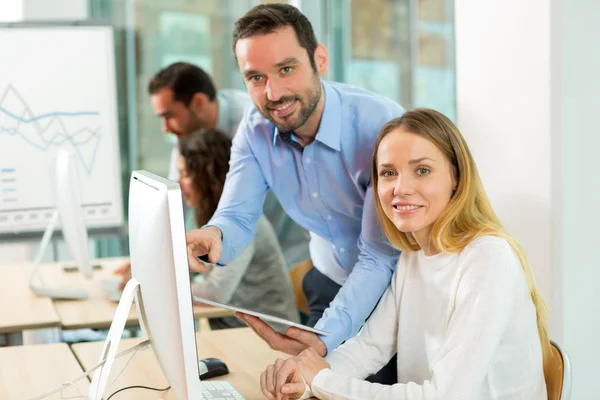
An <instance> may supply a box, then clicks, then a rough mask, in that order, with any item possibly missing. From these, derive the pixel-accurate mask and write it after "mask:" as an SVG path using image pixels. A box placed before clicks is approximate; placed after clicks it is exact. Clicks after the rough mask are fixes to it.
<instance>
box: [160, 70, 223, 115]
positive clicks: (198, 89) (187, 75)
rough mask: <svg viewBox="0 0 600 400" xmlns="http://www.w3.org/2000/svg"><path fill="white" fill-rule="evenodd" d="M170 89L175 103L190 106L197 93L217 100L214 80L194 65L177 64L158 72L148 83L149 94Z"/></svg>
mask: <svg viewBox="0 0 600 400" xmlns="http://www.w3.org/2000/svg"><path fill="white" fill-rule="evenodd" d="M164 88H170V89H171V90H172V91H173V98H174V100H175V101H180V102H182V103H183V104H185V105H186V106H189V105H190V102H191V101H192V98H193V97H194V95H195V94H196V93H204V94H205V95H206V96H208V99H209V100H210V101H214V100H215V96H216V94H217V90H216V89H215V85H214V84H213V82H212V79H211V78H210V76H208V74H207V73H206V72H204V70H203V69H202V68H200V67H198V66H196V65H194V64H189V63H185V62H176V63H173V64H171V65H169V66H168V67H165V68H163V69H161V70H160V71H158V72H157V73H156V74H155V75H154V76H153V77H152V79H150V82H149V83H148V94H150V95H153V94H156V93H157V92H158V91H159V90H161V89H164Z"/></svg>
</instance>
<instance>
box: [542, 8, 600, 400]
mask: <svg viewBox="0 0 600 400" xmlns="http://www.w3.org/2000/svg"><path fill="white" fill-rule="evenodd" d="M553 14H554V17H553V18H554V25H553V39H554V40H553V46H552V50H553V52H555V54H554V57H553V63H552V67H553V81H552V84H553V96H552V100H553V103H552V105H553V112H554V116H555V119H554V120H553V126H554V127H555V132H554V136H553V138H554V140H555V143H554V144H553V146H554V145H555V146H556V147H558V148H559V149H560V151H559V152H560V155H561V158H560V162H561V165H560V169H559V170H558V171H557V176H556V181H557V184H558V185H560V192H561V195H562V196H561V197H562V198H561V203H560V204H559V205H558V209H559V211H558V212H557V213H556V214H557V216H558V217H559V218H560V221H559V222H558V224H557V228H558V229H557V232H556V237H557V239H558V240H559V243H560V244H561V249H560V250H561V251H560V253H558V254H557V257H558V263H557V265H556V268H557V269H558V270H559V271H560V272H561V276H560V279H556V280H555V286H556V287H557V288H558V290H559V291H560V292H561V293H560V295H561V296H560V299H561V301H560V306H561V308H562V325H561V331H560V333H559V334H560V336H561V337H562V338H563V339H562V341H563V343H564V344H565V347H566V348H567V350H568V351H569V355H570V357H571V361H572V364H573V369H574V390H573V395H572V398H573V399H594V398H598V397H599V396H598V389H597V383H596V382H597V379H598V376H597V375H598V374H597V372H598V371H599V370H600V368H599V367H598V362H597V359H598V356H600V340H599V339H600V257H598V252H597V250H598V248H599V247H600V231H599V228H600V177H599V175H600V164H599V163H598V160H599V154H598V153H599V152H600V127H599V126H598V122H597V121H598V117H597V116H598V114H599V112H600V97H599V96H600V24H599V21H598V17H599V16H600V2H598V1H597V0H556V1H554V2H553ZM557 275H558V274H557Z"/></svg>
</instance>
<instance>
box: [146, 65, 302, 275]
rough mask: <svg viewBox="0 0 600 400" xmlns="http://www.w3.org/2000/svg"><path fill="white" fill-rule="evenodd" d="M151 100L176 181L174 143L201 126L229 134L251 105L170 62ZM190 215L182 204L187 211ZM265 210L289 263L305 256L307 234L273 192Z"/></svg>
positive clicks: (154, 82) (199, 72) (194, 69)
mask: <svg viewBox="0 0 600 400" xmlns="http://www.w3.org/2000/svg"><path fill="white" fill-rule="evenodd" d="M148 94H149V95H150V103H151V105H152V109H153V110H154V113H155V114H156V116H158V117H159V118H160V119H161V122H162V131H163V133H165V134H172V136H173V137H174V139H175V140H173V149H172V151H171V161H170V163H169V173H168V178H169V179H170V180H172V181H177V179H178V172H177V167H176V162H177V156H178V155H179V146H178V142H179V141H180V140H181V139H183V138H184V137H186V136H187V135H188V134H190V133H191V132H194V131H196V130H198V129H201V128H208V129H219V130H221V131H222V132H225V133H226V134H227V135H228V136H229V137H230V138H233V137H234V135H235V133H236V132H237V130H238V127H239V125H240V122H241V121H242V119H243V116H244V111H245V110H246V108H247V107H249V106H250V105H251V104H252V101H251V100H250V97H249V96H248V94H247V93H246V92H244V91H241V90H236V89H221V90H217V89H216V87H215V85H214V83H213V81H212V79H211V77H210V76H209V75H208V74H207V73H206V72H205V71H204V70H203V69H202V68H200V67H198V66H196V65H193V64H189V63H186V62H176V63H173V64H171V65H169V66H167V67H165V68H163V69H161V70H160V71H158V72H157V73H156V74H155V75H154V76H153V77H152V79H150V82H149V83H148ZM187 213H188V211H187V208H186V214H187ZM264 213H265V215H266V216H267V218H268V219H269V221H270V222H271V223H272V224H273V226H274V227H275V230H276V233H277V237H278V239H279V242H280V244H281V246H282V249H283V252H284V257H285V259H286V262H287V265H288V266H290V267H291V266H292V265H294V264H296V263H298V262H300V261H302V260H304V259H306V258H307V257H308V233H307V232H306V230H304V229H302V228H300V226H298V225H297V224H296V223H295V222H294V221H293V220H292V219H291V218H290V217H289V216H288V215H287V214H286V213H285V212H283V210H282V209H281V206H280V205H279V203H278V202H277V199H276V198H275V196H273V194H272V193H270V192H269V193H268V194H267V200H266V201H265V206H264Z"/></svg>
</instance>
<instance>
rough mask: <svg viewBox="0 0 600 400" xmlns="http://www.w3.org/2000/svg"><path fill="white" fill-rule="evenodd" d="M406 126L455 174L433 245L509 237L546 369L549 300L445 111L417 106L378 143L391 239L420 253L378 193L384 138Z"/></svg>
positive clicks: (453, 246) (444, 247)
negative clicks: (439, 154) (431, 146)
mask: <svg viewBox="0 0 600 400" xmlns="http://www.w3.org/2000/svg"><path fill="white" fill-rule="evenodd" d="M397 129H402V130H403V131H406V132H410V133H412V134H415V135H419V136H421V137H423V138H425V139H427V140H429V141H430V142H432V143H433V144H434V145H435V146H436V147H437V148H438V149H439V150H440V151H441V152H442V154H444V156H445V157H446V159H447V160H448V162H449V163H450V165H451V167H452V168H453V172H454V174H455V177H456V182H457V186H456V191H455V193H454V195H453V196H452V198H451V199H450V202H449V203H448V205H447V206H446V208H445V209H444V210H443V211H442V213H441V214H440V216H439V218H438V219H437V220H436V221H435V223H434V224H433V227H432V229H431V239H430V240H431V243H432V244H433V245H434V246H435V248H436V249H437V250H439V251H441V252H444V253H456V252H460V251H462V250H463V249H464V248H465V247H466V246H467V245H468V244H469V243H470V242H471V241H473V240H474V239H477V238H478V237H481V236H485V235H493V236H497V237H500V238H502V239H504V240H506V241H507V242H508V243H509V244H510V246H511V247H512V248H513V249H514V251H515V253H516V254H517V256H518V257H519V260H520V262H521V265H522V266H523V271H524V272H525V277H526V278H527V286H528V289H529V293H530V295H531V299H532V300H533V304H534V305H535V309H536V317H537V327H538V333H539V336H540V342H541V344H542V351H543V356H544V367H546V365H547V362H548V361H549V360H550V357H551V347H550V346H551V345H550V340H549V338H548V327H547V322H546V319H547V314H548V307H547V306H546V303H545V302H544V299H543V298H542V296H541V294H540V292H539V290H538V288H537V286H536V284H535V279H534V277H533V273H532V271H531V268H530V266H529V263H528V262H527V258H526V257H525V253H524V252H523V249H522V248H521V246H520V245H519V244H518V243H517V242H516V241H515V240H514V239H513V238H512V237H511V236H510V235H509V234H508V233H507V232H506V230H505V229H504V227H503V226H502V224H501V223H500V221H499V220H498V217H497V216H496V213H495V212H494V210H493V209H492V206H491V205H490V202H489V200H488V198H487V196H486V194H485V191H484V189H483V184H482V182H481V179H480V177H479V173H478V171H477V166H476V165H475V160H474V159H473V156H472V155H471V151H470V150H469V147H468V146H467V143H466V142H465V139H464V138H463V136H462V135H461V133H460V132H459V130H458V128H457V127H456V126H455V125H454V124H453V123H452V121H450V119H448V118H447V117H446V116H444V115H443V114H441V113H439V112H437V111H434V110H430V109H424V108H420V109H414V110H412V111H408V112H406V113H405V114H404V115H403V116H401V117H399V118H396V119H393V120H391V121H390V122H388V123H387V124H386V125H385V126H384V127H383V128H382V130H381V132H380V133H379V137H378V138H377V142H376V143H375V151H374V153H373V161H372V166H371V173H372V179H373V189H374V190H373V193H374V195H375V207H376V209H377V215H378V217H379V220H380V221H381V225H382V226H383V230H384V232H385V234H386V236H387V237H388V239H389V241H390V242H391V243H392V244H393V245H394V246H396V247H397V248H399V249H400V250H402V251H418V250H420V247H419V245H418V244H417V243H416V241H415V240H414V239H413V237H412V235H411V234H410V233H409V234H407V233H403V232H400V231H399V230H398V229H397V228H396V226H395V225H394V224H393V223H392V221H390V219H389V218H388V217H387V216H386V215H385V212H384V211H383V208H382V206H381V202H380V200H379V196H378V194H377V184H378V173H377V153H378V149H379V145H380V143H381V141H382V140H383V138H385V137H386V136H387V135H388V134H389V133H391V132H393V131H395V130H397Z"/></svg>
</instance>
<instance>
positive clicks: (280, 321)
mask: <svg viewBox="0 0 600 400" xmlns="http://www.w3.org/2000/svg"><path fill="white" fill-rule="evenodd" d="M192 299H194V301H197V302H198V303H203V304H208V305H209V306H215V307H221V308H225V309H227V310H231V311H236V312H241V313H244V314H248V315H253V316H255V317H257V318H260V319H262V320H265V321H270V322H275V323H278V324H282V325H287V326H293V327H295V328H298V329H303V330H305V331H309V332H312V333H316V334H317V335H322V336H327V335H329V333H328V332H325V331H322V330H320V329H315V328H311V327H310V326H306V325H302V324H298V323H296V322H292V321H289V320H287V319H283V318H279V317H273V316H272V315H268V314H263V313H259V312H256V311H252V310H247V309H245V308H239V307H234V306H232V305H229V304H223V303H218V302H216V301H212V300H207V299H203V298H202V297H198V296H192Z"/></svg>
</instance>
